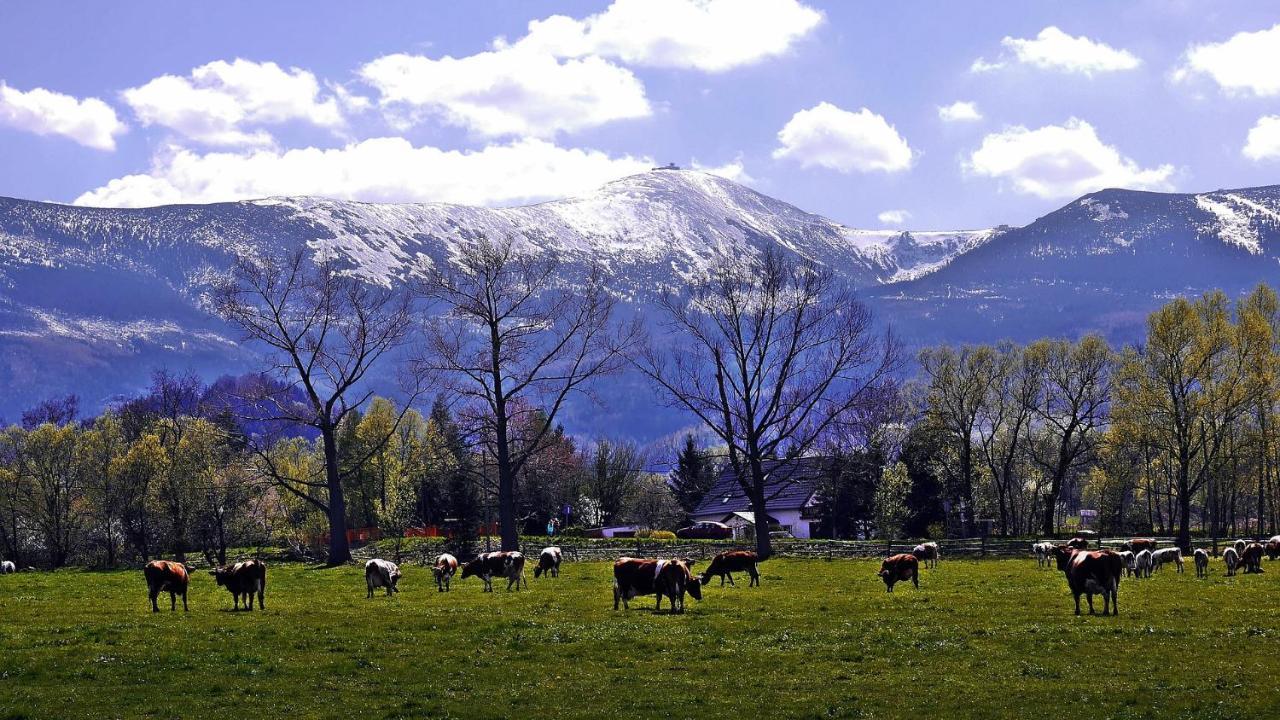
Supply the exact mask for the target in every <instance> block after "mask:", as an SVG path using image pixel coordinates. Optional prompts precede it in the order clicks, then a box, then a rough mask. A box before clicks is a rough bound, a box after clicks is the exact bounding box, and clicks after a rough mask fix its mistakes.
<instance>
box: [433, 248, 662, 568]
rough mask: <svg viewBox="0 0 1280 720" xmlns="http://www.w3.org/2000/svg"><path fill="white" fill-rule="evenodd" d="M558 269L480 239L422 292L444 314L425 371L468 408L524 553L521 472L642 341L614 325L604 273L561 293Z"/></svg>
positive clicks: (501, 515) (470, 425)
mask: <svg viewBox="0 0 1280 720" xmlns="http://www.w3.org/2000/svg"><path fill="white" fill-rule="evenodd" d="M558 268H559V263H558V262H557V261H556V260H555V259H554V258H551V257H549V256H546V255H543V254H539V253H537V252H535V251H534V250H532V249H530V250H529V251H525V250H523V249H521V250H516V249H515V248H514V247H513V244H512V242H511V241H509V240H508V241H502V242H497V241H492V240H490V239H488V238H479V239H477V240H475V241H473V242H470V243H468V244H466V245H464V246H463V249H462V252H461V254H460V256H459V257H458V258H457V259H456V260H455V261H454V262H453V263H452V264H450V265H447V266H440V267H436V268H434V269H433V270H432V271H431V272H430V273H429V274H428V277H427V278H426V279H425V280H424V281H423V282H422V284H421V293H422V295H423V296H424V297H425V298H426V299H427V300H428V301H429V302H431V303H432V304H433V306H434V308H435V310H436V312H435V313H434V317H432V319H431V320H430V321H428V323H427V326H426V328H425V333H424V334H425V342H424V346H423V352H422V354H421V357H420V358H419V364H420V367H421V368H422V369H423V370H424V371H425V375H426V376H428V377H432V378H434V379H438V380H439V381H440V382H441V383H442V384H444V385H445V387H447V388H449V389H450V390H451V391H452V393H453V396H454V399H455V400H457V401H460V402H459V410H458V419H459V422H460V423H462V424H463V425H464V426H466V428H467V432H468V436H469V438H470V439H471V443H472V444H473V445H474V446H475V447H477V448H479V449H480V450H481V451H482V452H483V453H484V454H485V456H486V459H487V462H486V463H485V464H490V463H491V464H492V467H493V468H494V470H495V471H496V485H497V488H496V489H497V496H498V521H499V525H500V528H501V533H502V548H503V549H504V550H515V549H517V547H518V545H519V535H518V528H517V517H516V478H517V477H518V476H519V474H520V471H521V469H522V468H524V467H525V465H526V464H527V463H528V462H529V461H530V459H531V458H534V457H536V456H537V455H538V453H540V452H541V451H542V450H543V449H544V447H545V445H546V442H547V441H548V439H549V437H550V433H552V431H553V430H554V428H555V427H556V420H557V418H558V416H559V415H560V412H561V410H563V408H564V407H565V403H566V402H567V401H568V400H569V399H570V398H572V397H573V396H575V395H588V396H589V395H590V394H591V393H590V390H591V385H592V383H593V381H594V380H596V379H597V378H600V377H602V376H605V375H609V374H611V373H613V372H615V371H617V370H619V369H621V368H622V367H624V366H625V364H626V358H627V354H628V353H629V352H630V350H631V348H632V347H633V346H634V344H635V339H636V338H637V336H638V331H637V330H636V327H635V326H634V325H623V324H620V323H618V322H616V321H615V319H614V305H615V300H614V298H613V297H612V296H611V295H609V293H608V292H607V291H606V290H605V288H604V287H603V286H602V285H601V283H600V279H599V277H598V275H597V274H596V273H592V274H591V276H590V277H588V278H586V280H585V283H584V284H583V285H582V286H580V287H574V288H559V287H557V281H558V276H557V270H558ZM539 413H540V416H539V417H538V418H537V421H536V422H535V421H533V420H534V418H533V415H534V414H539Z"/></svg>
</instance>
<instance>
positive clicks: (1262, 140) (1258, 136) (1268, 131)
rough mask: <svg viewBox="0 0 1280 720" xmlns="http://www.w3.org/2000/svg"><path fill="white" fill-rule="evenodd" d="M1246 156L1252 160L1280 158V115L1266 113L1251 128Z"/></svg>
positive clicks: (1246, 144) (1245, 145) (1246, 143)
mask: <svg viewBox="0 0 1280 720" xmlns="http://www.w3.org/2000/svg"><path fill="white" fill-rule="evenodd" d="M1243 152H1244V156H1245V157H1247V158H1249V159H1250V160H1280V115H1265V116H1263V117H1260V118H1258V122H1257V124H1256V125H1254V126H1253V127H1252V128H1251V129H1250V130H1249V138H1248V140H1246V141H1245V144H1244V151H1243Z"/></svg>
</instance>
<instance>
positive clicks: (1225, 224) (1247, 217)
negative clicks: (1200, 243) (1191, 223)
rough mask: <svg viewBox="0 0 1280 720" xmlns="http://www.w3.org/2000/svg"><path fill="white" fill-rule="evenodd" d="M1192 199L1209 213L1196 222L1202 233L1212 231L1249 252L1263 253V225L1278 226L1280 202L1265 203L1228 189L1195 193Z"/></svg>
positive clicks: (1227, 241) (1209, 233)
mask: <svg viewBox="0 0 1280 720" xmlns="http://www.w3.org/2000/svg"><path fill="white" fill-rule="evenodd" d="M1272 200H1273V202H1274V200H1275V199H1274V198H1272ZM1195 201H1196V207H1198V208H1199V209H1201V210H1203V211H1205V212H1206V213H1209V214H1210V215H1211V216H1212V220H1211V221H1209V222H1203V223H1200V224H1199V226H1198V230H1199V231H1200V232H1201V233H1202V234H1207V235H1214V236H1216V237H1217V238H1218V239H1220V240H1222V241H1223V242H1225V243H1227V244H1229V245H1234V246H1236V247H1240V248H1243V249H1244V250H1246V251H1247V252H1248V253H1249V254H1251V255H1262V254H1263V243H1262V234H1261V231H1262V230H1263V229H1264V228H1271V229H1275V228H1278V227H1280V203H1274V204H1268V203H1264V202H1261V201H1260V200H1255V199H1253V198H1249V197H1245V196H1244V195H1241V194H1239V193H1231V192H1221V193H1207V194H1204V195H1196V196H1195Z"/></svg>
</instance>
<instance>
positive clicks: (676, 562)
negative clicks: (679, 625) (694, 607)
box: [613, 557, 702, 614]
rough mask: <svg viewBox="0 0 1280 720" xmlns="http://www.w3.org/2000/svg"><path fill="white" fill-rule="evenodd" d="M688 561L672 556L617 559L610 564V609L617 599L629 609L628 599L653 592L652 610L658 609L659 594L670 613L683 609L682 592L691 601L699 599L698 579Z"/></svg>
mask: <svg viewBox="0 0 1280 720" xmlns="http://www.w3.org/2000/svg"><path fill="white" fill-rule="evenodd" d="M689 564H690V561H688V560H681V559H674V558H673V559H664V560H656V559H653V558H631V557H623V558H618V560H617V562H615V563H614V564H613V609H614V610H617V609H618V601H622V604H623V606H624V607H626V608H628V609H629V608H630V607H631V605H630V602H629V601H630V600H631V598H634V597H637V596H639V595H656V596H657V598H658V603H657V605H655V606H654V608H653V609H654V612H657V611H658V610H660V609H661V608H662V598H663V596H666V597H667V598H668V600H669V601H670V602H669V604H670V605H671V612H672V613H673V614H674V613H682V612H684V595H685V593H686V592H687V593H689V594H690V595H692V596H693V599H694V600H701V599H702V580H701V579H699V578H698V577H697V576H696V575H694V574H693V572H691V571H690V570H689Z"/></svg>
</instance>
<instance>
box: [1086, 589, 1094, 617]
mask: <svg viewBox="0 0 1280 720" xmlns="http://www.w3.org/2000/svg"><path fill="white" fill-rule="evenodd" d="M1085 597H1086V598H1088V599H1089V614H1090V615H1093V614H1095V613H1094V611H1093V593H1086V594H1085Z"/></svg>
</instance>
